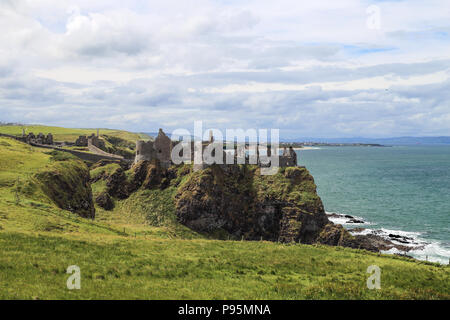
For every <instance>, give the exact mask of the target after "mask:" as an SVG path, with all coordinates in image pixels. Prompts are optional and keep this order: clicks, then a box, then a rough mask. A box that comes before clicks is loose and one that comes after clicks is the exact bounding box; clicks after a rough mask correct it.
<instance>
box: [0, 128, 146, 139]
mask: <svg viewBox="0 0 450 320" xmlns="http://www.w3.org/2000/svg"><path fill="white" fill-rule="evenodd" d="M23 128H25V129H26V134H28V133H30V132H33V133H34V134H35V135H37V134H38V133H39V132H42V133H43V134H48V133H51V134H53V139H54V140H55V141H68V142H75V140H76V139H77V138H78V137H79V136H80V135H91V134H92V133H95V134H96V133H97V128H95V129H94V128H93V129H81V128H80V129H77V128H73V129H72V128H62V127H52V126H42V125H25V126H24V127H23ZM0 133H4V134H10V135H16V136H21V135H22V126H9V125H3V126H0ZM102 135H108V136H111V137H117V138H121V139H124V140H127V141H131V142H133V143H134V142H136V140H138V139H149V137H148V136H147V135H145V134H140V133H132V132H128V131H123V130H111V129H100V136H102Z"/></svg>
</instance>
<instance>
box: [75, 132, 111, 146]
mask: <svg viewBox="0 0 450 320" xmlns="http://www.w3.org/2000/svg"><path fill="white" fill-rule="evenodd" d="M98 134H99V132H98V130H97V135H95V134H94V133H93V134H91V135H90V136H89V137H86V136H79V137H78V139H77V140H76V141H75V145H76V146H77V147H88V146H90V145H93V146H95V147H97V148H99V149H102V150H105V140H103V139H102V138H100V137H99V135H98Z"/></svg>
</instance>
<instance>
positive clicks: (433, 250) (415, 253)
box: [326, 212, 450, 264]
mask: <svg viewBox="0 0 450 320" xmlns="http://www.w3.org/2000/svg"><path fill="white" fill-rule="evenodd" d="M326 213H327V215H330V214H334V215H338V217H330V216H328V220H330V221H331V222H333V223H335V224H342V225H343V226H344V227H346V228H349V227H352V228H358V227H359V226H367V225H374V223H370V222H367V221H365V220H364V219H363V218H361V217H357V216H352V217H353V218H355V219H358V220H362V221H364V222H365V223H364V224H359V223H346V222H347V221H348V220H349V218H346V217H345V215H344V214H341V213H337V212H326ZM350 233H351V234H352V235H356V234H358V235H370V234H373V235H377V236H380V237H382V238H384V239H386V240H389V241H391V242H392V243H394V244H397V245H402V246H405V247H410V248H411V250H410V251H408V252H406V254H407V255H409V256H412V257H414V258H416V259H418V260H423V261H430V262H438V263H441V264H449V262H450V248H449V247H446V246H444V245H443V244H442V243H440V242H439V241H433V240H425V239H423V238H422V237H421V236H422V233H421V232H413V231H403V230H393V229H386V228H381V229H372V228H363V229H362V230H356V231H354V230H350ZM389 235H394V237H390V236H389ZM395 236H399V237H400V238H396V237H395ZM404 241H407V242H408V243H404ZM382 252H383V253H389V254H405V252H403V251H400V250H398V249H397V248H392V249H390V250H387V251H382Z"/></svg>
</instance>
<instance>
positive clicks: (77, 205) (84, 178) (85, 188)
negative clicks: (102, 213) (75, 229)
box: [35, 160, 95, 219]
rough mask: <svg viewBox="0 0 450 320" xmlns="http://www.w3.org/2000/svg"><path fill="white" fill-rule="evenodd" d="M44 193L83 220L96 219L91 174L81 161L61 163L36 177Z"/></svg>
mask: <svg viewBox="0 0 450 320" xmlns="http://www.w3.org/2000/svg"><path fill="white" fill-rule="evenodd" d="M35 179H36V181H37V182H38V183H39V184H40V186H41V189H42V191H43V192H44V194H45V195H47V197H48V198H50V199H51V200H52V201H53V202H54V203H55V204H56V205H57V206H58V207H60V208H61V209H65V210H69V211H72V212H74V213H77V214H78V215H79V216H81V217H83V218H91V219H94V217H95V207H94V201H93V199H92V189H91V184H90V174H89V170H88V168H87V167H86V165H85V164H84V163H83V162H81V161H79V160H69V161H61V162H59V163H56V164H55V165H54V167H53V168H52V169H51V170H48V171H43V172H40V173H38V174H36V175H35Z"/></svg>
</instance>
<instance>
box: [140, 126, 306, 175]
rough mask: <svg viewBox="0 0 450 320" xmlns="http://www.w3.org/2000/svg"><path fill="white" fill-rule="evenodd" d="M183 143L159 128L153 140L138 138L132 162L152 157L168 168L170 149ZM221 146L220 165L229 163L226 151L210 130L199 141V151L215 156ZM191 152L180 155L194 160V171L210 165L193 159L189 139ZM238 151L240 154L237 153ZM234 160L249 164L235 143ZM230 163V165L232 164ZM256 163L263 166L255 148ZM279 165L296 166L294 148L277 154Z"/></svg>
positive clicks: (234, 162) (185, 159) (170, 160)
mask: <svg viewBox="0 0 450 320" xmlns="http://www.w3.org/2000/svg"><path fill="white" fill-rule="evenodd" d="M179 143H183V142H182V141H172V140H171V139H170V138H169V137H168V136H167V135H166V134H165V133H164V131H163V130H162V129H159V132H158V136H157V137H156V138H155V141H143V140H138V141H136V156H135V160H134V162H135V163H137V162H139V161H142V160H146V161H152V160H154V159H157V160H158V161H159V163H160V164H161V165H162V166H163V167H164V168H168V167H170V166H171V165H172V164H173V163H172V158H171V154H172V150H173V148H174V147H175V146H176V145H177V144H179ZM219 145H220V146H221V149H222V160H223V161H222V164H219V165H220V166H227V165H230V164H226V163H227V161H226V158H227V153H226V151H225V150H223V146H222V144H217V145H216V143H215V142H214V137H213V135H212V132H211V131H210V133H209V139H208V141H203V142H202V143H201V151H202V153H201V154H203V151H204V150H205V148H209V150H210V151H211V155H212V156H213V157H215V152H216V149H217V148H218V146H219ZM190 150H191V154H190V155H183V154H182V151H180V154H179V155H180V157H181V158H182V159H184V161H185V162H194V171H198V170H202V169H206V168H207V167H209V166H211V165H212V164H211V163H206V162H205V161H200V162H198V161H194V157H195V142H194V141H191V148H190ZM239 151H240V154H239ZM267 155H268V156H270V155H271V148H268V149H267ZM233 157H234V160H233V164H244V163H246V164H249V163H250V161H249V160H250V159H249V156H248V155H246V154H245V149H244V148H239V149H238V148H237V146H236V145H235V147H234V155H233ZM233 164H231V165H233ZM257 164H258V165H259V166H265V165H264V164H262V163H261V162H260V160H259V152H258V150H257ZM279 166H280V167H295V166H297V153H296V152H295V150H294V149H293V148H292V146H291V147H289V149H287V148H286V147H285V148H284V150H283V154H282V155H280V156H279Z"/></svg>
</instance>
